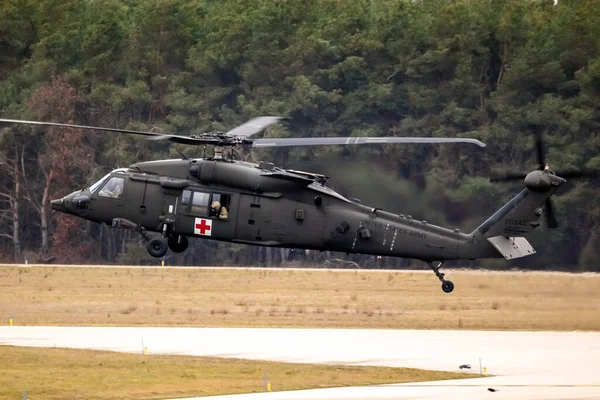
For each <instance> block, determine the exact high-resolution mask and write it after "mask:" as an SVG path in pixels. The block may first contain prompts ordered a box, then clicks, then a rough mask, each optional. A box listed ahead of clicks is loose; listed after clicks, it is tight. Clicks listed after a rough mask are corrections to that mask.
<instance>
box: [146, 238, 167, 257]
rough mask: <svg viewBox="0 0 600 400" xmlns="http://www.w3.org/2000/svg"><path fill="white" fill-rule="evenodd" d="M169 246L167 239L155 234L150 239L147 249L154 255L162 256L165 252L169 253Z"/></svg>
mask: <svg viewBox="0 0 600 400" xmlns="http://www.w3.org/2000/svg"><path fill="white" fill-rule="evenodd" d="M168 249H169V247H168V246H167V239H165V238H164V237H162V236H155V237H153V238H152V239H150V240H149V241H148V244H146V250H148V253H150V255H151V256H152V257H156V258H161V257H162V256H164V255H165V254H167V250H168Z"/></svg>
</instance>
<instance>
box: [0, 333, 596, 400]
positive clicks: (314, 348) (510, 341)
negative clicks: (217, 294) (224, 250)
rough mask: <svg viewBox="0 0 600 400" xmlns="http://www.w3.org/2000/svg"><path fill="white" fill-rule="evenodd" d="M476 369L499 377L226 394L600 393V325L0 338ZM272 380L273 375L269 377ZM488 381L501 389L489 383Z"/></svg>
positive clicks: (1, 338) (2, 340)
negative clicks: (586, 328)
mask: <svg viewBox="0 0 600 400" xmlns="http://www.w3.org/2000/svg"><path fill="white" fill-rule="evenodd" d="M142 338H143V341H144V345H145V346H146V347H147V348H148V351H149V353H151V354H159V353H161V354H188V355H197V356H200V355H201V356H217V357H236V358H247V359H257V360H273V361H287V362H305V363H330V364H348V365H379V366H393V367H414V368H423V369H434V370H445V371H456V372H459V371H460V369H459V366H460V365H462V364H470V366H471V367H472V368H471V369H470V370H466V371H468V372H478V371H479V358H481V360H482V365H483V366H484V367H486V368H487V372H488V374H491V375H494V376H493V377H487V378H480V379H468V380H456V381H440V382H430V383H420V384H404V385H381V386H374V387H362V388H339V389H319V390H309V391H295V392H273V393H260V394H254V395H236V396H224V397H220V398H221V399H239V400H242V399H245V400H250V399H258V398H260V399H263V398H265V399H307V398H310V399H358V398H360V399H487V398H494V399H530V400H534V399H600V333H598V332H495V331H411V330H362V329H235V328H231V329H229V328H147V327H139V328H138V327H135V328H132V327H128V328H116V327H89V328H88V327H0V344H7V345H17V346H38V347H53V346H57V347H72V348H87V349H101V350H114V351H123V352H133V353H141V352H142V348H141V344H140V343H141V339H142ZM273 384H274V387H275V388H276V382H274V383H273ZM488 387H491V388H494V389H497V390H499V392H489V391H488V390H487V389H488Z"/></svg>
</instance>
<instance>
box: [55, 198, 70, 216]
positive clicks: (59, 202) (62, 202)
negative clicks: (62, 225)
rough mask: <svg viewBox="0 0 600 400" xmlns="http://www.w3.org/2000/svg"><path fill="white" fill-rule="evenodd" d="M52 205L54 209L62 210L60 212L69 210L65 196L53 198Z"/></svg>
mask: <svg viewBox="0 0 600 400" xmlns="http://www.w3.org/2000/svg"><path fill="white" fill-rule="evenodd" d="M50 205H51V207H52V209H53V210H54V211H60V212H63V213H66V212H69V211H68V210H67V207H66V206H65V199H64V198H62V199H57V200H52V201H51V202H50Z"/></svg>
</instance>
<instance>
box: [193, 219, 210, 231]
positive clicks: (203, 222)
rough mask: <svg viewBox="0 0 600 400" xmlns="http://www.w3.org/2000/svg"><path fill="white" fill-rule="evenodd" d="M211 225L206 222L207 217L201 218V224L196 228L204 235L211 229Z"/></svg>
mask: <svg viewBox="0 0 600 400" xmlns="http://www.w3.org/2000/svg"><path fill="white" fill-rule="evenodd" d="M210 228H211V227H210V225H208V224H207V223H206V220H205V219H202V220H200V223H199V224H196V229H199V230H200V234H201V235H204V234H205V233H206V232H207V231H210Z"/></svg>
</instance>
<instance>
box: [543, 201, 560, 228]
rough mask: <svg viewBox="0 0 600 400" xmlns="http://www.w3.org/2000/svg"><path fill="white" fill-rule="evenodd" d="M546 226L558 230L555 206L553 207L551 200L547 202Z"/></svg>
mask: <svg viewBox="0 0 600 400" xmlns="http://www.w3.org/2000/svg"><path fill="white" fill-rule="evenodd" d="M545 208H546V210H545V211H546V224H547V225H548V228H557V227H558V221H556V215H555V214H554V206H553V205H552V201H551V200H550V199H548V200H546V205H545Z"/></svg>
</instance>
